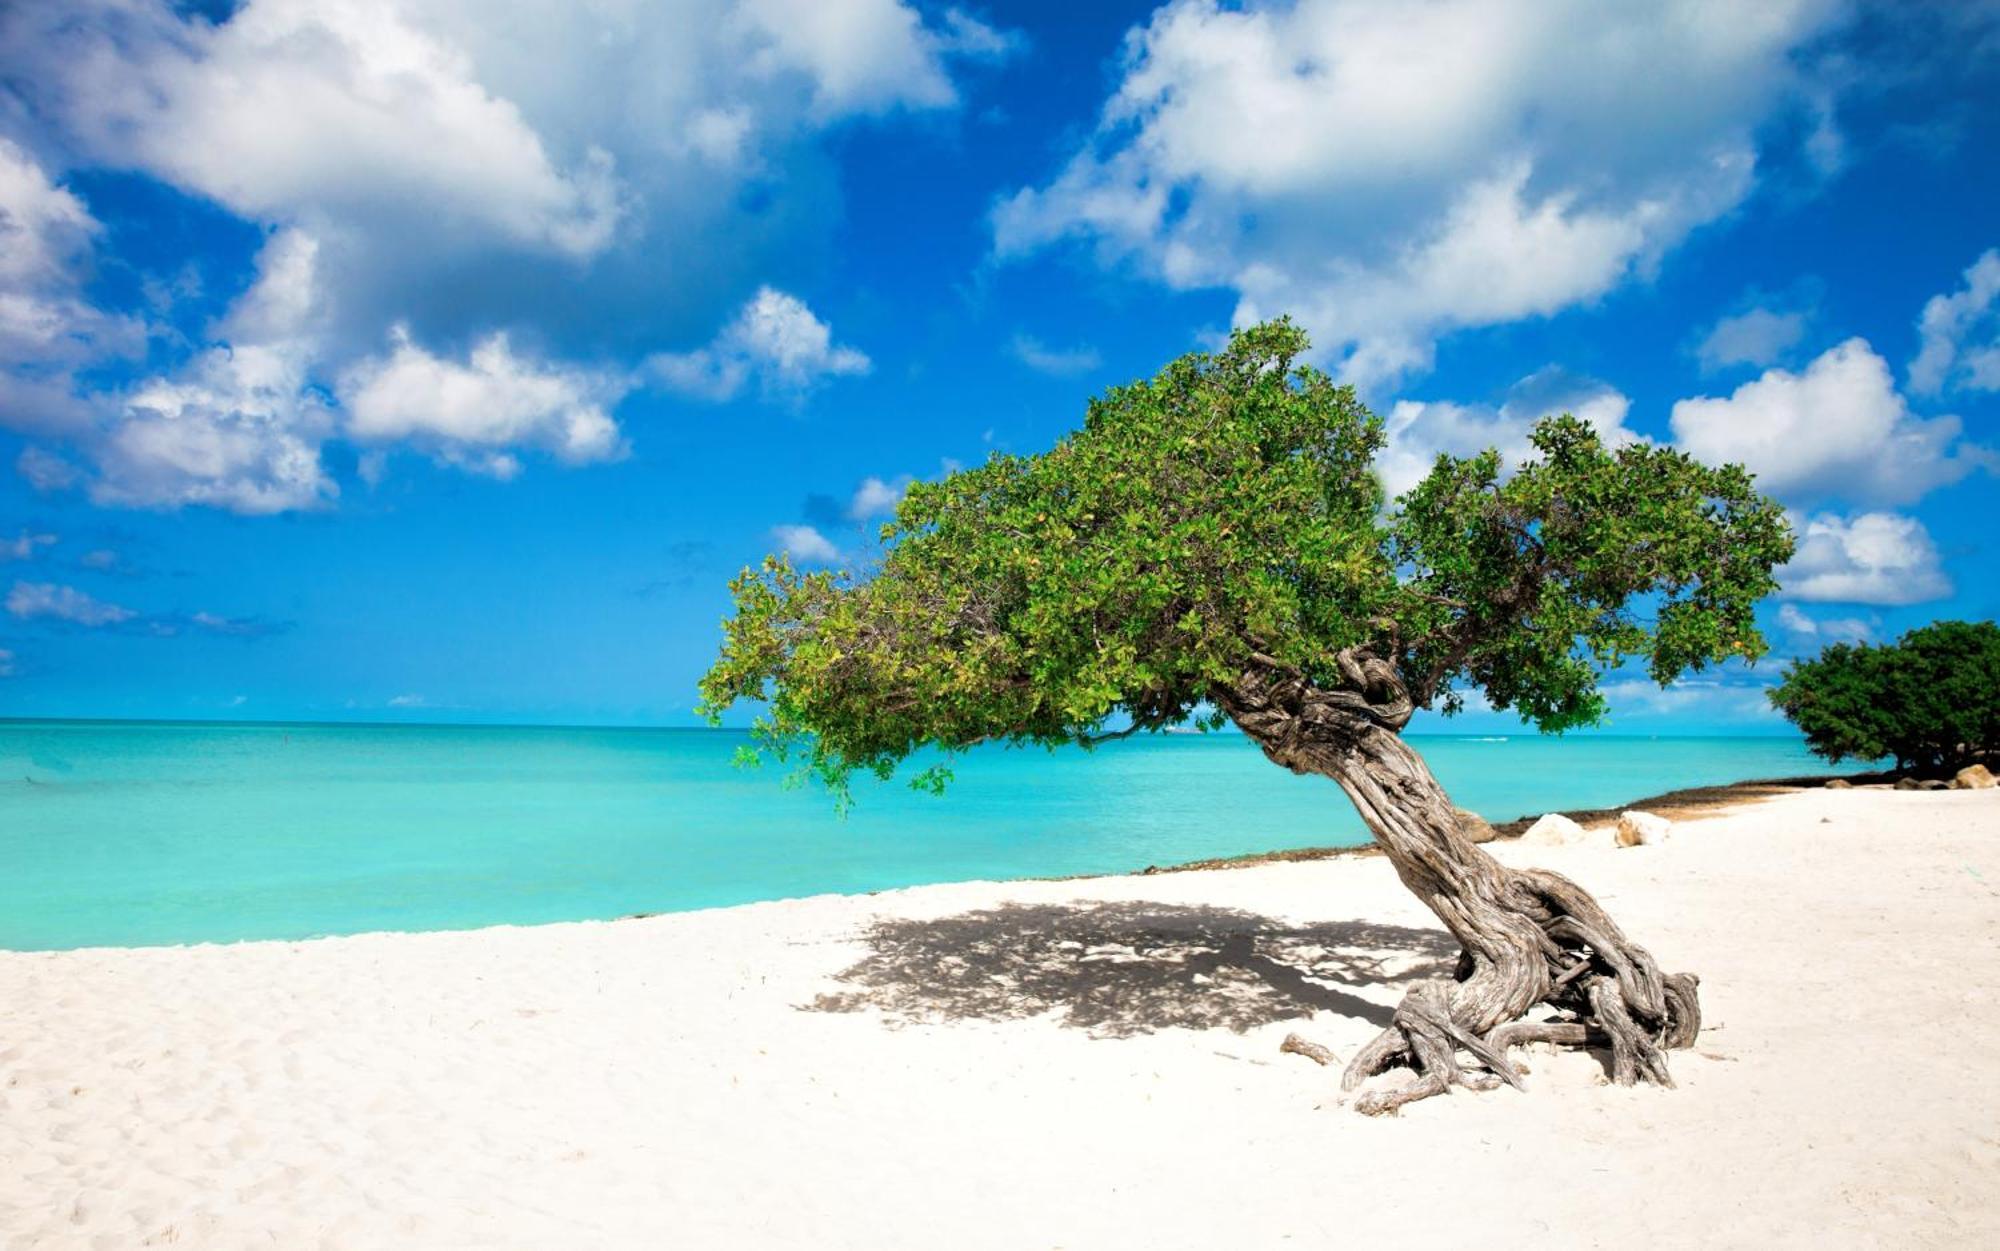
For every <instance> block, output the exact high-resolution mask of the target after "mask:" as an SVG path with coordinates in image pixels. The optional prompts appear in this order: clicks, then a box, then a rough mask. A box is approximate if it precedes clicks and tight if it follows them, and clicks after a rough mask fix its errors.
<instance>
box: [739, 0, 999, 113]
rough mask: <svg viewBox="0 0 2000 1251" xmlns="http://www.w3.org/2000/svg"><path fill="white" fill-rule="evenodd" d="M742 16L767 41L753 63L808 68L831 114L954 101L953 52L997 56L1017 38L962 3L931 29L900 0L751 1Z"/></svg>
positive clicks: (818, 103)
mask: <svg viewBox="0 0 2000 1251" xmlns="http://www.w3.org/2000/svg"><path fill="white" fill-rule="evenodd" d="M736 20H737V21H738V22H740V23H741V24H742V25H743V26H744V27H745V28H746V29H747V30H748V31H750V32H752V33H751V42H752V43H753V44H756V45H761V46H759V47H758V48H757V50H756V51H755V52H754V53H753V54H752V57H751V61H750V63H751V65H752V66H754V67H755V68H756V69H757V70H758V71H759V72H765V73H769V72H774V71H782V70H796V71H800V72H803V73H804V74H805V75H806V76H807V77H808V78H810V79H811V80H812V83H813V107H814V110H815V111H816V112H817V113H819V114H820V115H822V116H829V117H832V116H840V115H842V114H849V113H878V112H882V111H884V110H886V109H890V108H894V107H898V106H903V107H910V108H939V107H943V106H946V105H951V104H956V103H958V92H957V90H956V89H955V88H954V87H953V86H952V83H951V78H950V76H949V74H948V73H947V71H946V67H945V58H946V57H947V56H948V55H962V56H971V57H975V58H985V59H993V58H998V57H1002V56H1005V55H1007V54H1008V53H1010V52H1012V51H1013V50H1014V49H1015V47H1016V46H1017V45H1018V39H1017V38H1016V37H1013V36H1010V35H1006V34H1003V33H1002V32H1000V31H997V30H995V29H994V28H993V27H991V26H988V25H986V24H985V23H984V22H981V21H979V20H978V19H977V18H974V17H972V16H971V15H969V14H967V13H965V12H963V11H962V10H958V9H952V10H949V11H947V12H946V13H945V15H944V28H943V29H942V30H935V29H932V28H929V27H927V26H925V25H924V21H923V17H922V15H921V14H919V13H918V12H917V11H916V10H915V9H914V8H912V7H910V6H909V5H907V4H904V3H902V2H901V0H836V2H831V3H830V2H829V0H745V3H744V4H743V5H742V7H741V9H740V10H739V11H738V13H737V14H736Z"/></svg>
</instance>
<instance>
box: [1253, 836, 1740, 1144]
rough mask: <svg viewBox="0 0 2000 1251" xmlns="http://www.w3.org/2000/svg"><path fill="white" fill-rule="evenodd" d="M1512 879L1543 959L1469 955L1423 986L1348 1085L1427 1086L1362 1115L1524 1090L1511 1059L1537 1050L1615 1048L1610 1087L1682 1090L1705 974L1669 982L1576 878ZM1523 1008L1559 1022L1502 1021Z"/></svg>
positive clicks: (1371, 1105) (1375, 1104)
mask: <svg viewBox="0 0 2000 1251" xmlns="http://www.w3.org/2000/svg"><path fill="white" fill-rule="evenodd" d="M1508 873H1509V875H1510V877H1511V878H1512V879H1513V881H1512V883H1511V884H1512V885H1513V886H1514V888H1515V889H1516V890H1517V891H1518V892H1519V893H1520V894H1521V895H1523V896H1526V897H1527V900H1528V901H1529V902H1525V903H1524V902H1523V901H1522V900H1520V899H1517V900H1515V901H1513V902H1515V903H1516V904H1517V905H1520V906H1522V911H1523V912H1525V913H1526V914H1528V915H1530V916H1533V917H1534V918H1535V920H1536V922H1537V925H1538V928H1539V930H1540V935H1541V940H1542V942H1541V949H1540V950H1539V951H1538V952H1537V953H1536V958H1534V959H1531V960H1518V961H1509V960H1504V959H1502V960H1495V959H1493V958H1491V956H1489V955H1487V954H1475V953H1473V952H1471V951H1470V950H1468V951H1467V952H1466V953H1465V956H1464V957H1463V958H1461V960H1460V961H1459V965H1458V970H1457V973H1456V975H1455V976H1454V977H1453V978H1451V979H1445V978H1433V979H1431V980H1428V981H1425V982H1421V983H1419V984H1418V985H1416V986H1414V987H1412V988H1411V989H1410V991H1409V993H1408V994H1407V995H1406V996H1405V997H1404V999H1403V1002H1402V1003H1401V1004H1400V1005H1399V1006H1398V1007H1397V1009H1396V1015H1395V1018H1394V1020H1393V1021H1392V1022H1391V1024H1390V1025H1389V1027H1388V1028H1387V1029H1385V1030H1383V1031H1382V1033H1381V1034H1380V1035H1378V1036H1377V1037H1376V1038H1375V1039H1374V1040H1373V1041H1371V1042H1370V1043H1369V1044H1368V1045H1367V1046H1366V1047H1363V1048H1362V1049H1361V1050H1360V1051H1359V1052H1357V1053H1355V1056H1354V1059H1353V1060H1352V1061H1350V1062H1349V1063H1348V1065H1347V1068H1346V1070H1345V1071H1344V1072H1343V1073H1342V1075H1341V1088H1342V1089H1343V1090H1346V1091H1353V1090H1355V1089H1357V1088H1358V1087H1360V1086H1361V1085H1362V1084H1363V1083H1364V1082H1366V1081H1368V1080H1369V1079H1370V1078H1372V1077H1374V1076H1376V1075H1377V1074H1379V1073H1382V1072H1384V1071H1385V1070H1388V1069H1391V1068H1396V1067H1399V1066H1401V1067H1408V1068H1410V1069H1413V1070H1415V1072H1416V1075H1417V1077H1416V1080H1415V1081H1414V1082H1410V1083H1407V1084H1405V1085H1402V1086H1396V1087H1389V1088H1385V1089H1381V1090H1374V1091H1369V1092H1366V1093H1364V1094H1362V1095H1361V1096H1360V1097H1359V1098H1358V1099H1356V1100H1355V1104H1354V1106H1355V1107H1356V1108H1357V1109H1358V1110H1360V1111H1361V1112H1363V1113H1366V1114H1368V1115H1371V1116H1376V1115H1381V1114H1383V1113H1389V1112H1394V1111H1396V1110H1397V1109H1398V1108H1401V1107H1403V1106H1404V1105H1405V1104H1410V1103H1414V1102H1416V1101H1417V1100H1419V1099H1428V1098H1430V1097H1431V1096H1432V1095H1439V1094H1443V1093H1445V1092H1446V1091H1447V1090H1449V1089H1450V1088H1451V1087H1452V1086H1453V1085H1460V1086H1465V1087H1467V1088H1469V1089H1473V1090H1491V1089H1494V1088H1496V1087H1498V1086H1500V1085H1502V1084H1505V1085H1510V1086H1513V1087H1515V1088H1517V1089H1519V1088H1521V1087H1522V1085H1523V1083H1522V1075H1523V1073H1524V1072H1525V1070H1524V1069H1523V1068H1521V1067H1520V1066H1518V1065H1516V1064H1515V1063H1514V1062H1513V1061H1512V1060H1511V1059H1510V1058H1509V1056H1508V1053H1509V1052H1510V1051H1511V1050H1512V1049H1513V1048H1515V1047H1522V1046H1527V1045H1529V1044H1532V1043H1549V1044H1552V1045H1555V1046H1563V1047H1585V1046H1589V1047H1603V1048H1608V1049H1609V1051H1610V1052H1611V1080H1612V1081H1613V1082H1616V1083H1617V1084H1618V1085H1621V1086H1630V1085H1633V1084H1635V1083H1637V1082H1639V1081H1648V1082H1652V1083H1654V1084H1656V1085H1660V1086H1668V1087H1671V1086H1672V1085H1673V1084H1674V1082H1673V1076H1672V1074H1671V1073H1669V1072H1668V1069H1667V1058H1666V1053H1667V1052H1668V1051H1670V1050H1675V1049H1678V1048H1685V1047H1689V1046H1692V1045H1693V1043H1694V1040H1695V1035H1696V1034H1697V1033H1698V1032H1699V1031H1700V1029H1701V1008H1700V1002H1699V999H1698V996H1697V992H1696V986H1697V979H1696V978H1695V977H1694V975H1693V974H1690V973H1676V974H1670V975H1665V976H1663V975H1662V974H1661V973H1660V971H1659V969H1658V967H1657V966H1656V965H1655V964H1654V963H1653V958H1652V956H1651V955H1649V954H1648V953H1647V952H1646V950H1645V949H1644V948H1643V947H1640V946H1638V945H1637V944H1636V943H1633V942H1631V941H1630V940H1629V939H1627V938H1626V937H1625V936H1624V935H1623V934H1622V933H1620V932H1619V930H1618V927H1617V926H1616V925H1615V924H1613V923H1612V922H1611V919H1610V918H1609V917H1608V916H1606V915H1605V914H1604V912H1603V909H1602V908H1600V907H1599V906H1598V905H1597V903H1596V901H1595V900H1593V899H1591V897H1590V896H1589V895H1588V894H1587V893H1585V892H1584V891H1583V889H1582V888H1581V887H1578V886H1577V885H1576V884H1575V883H1573V882H1570V881H1569V880H1567V879H1566V878H1562V877H1559V876H1558V875H1556V874H1554V873H1549V872H1546V871H1543V870H1510V871H1508ZM1524 1000H1525V1003H1526V1007H1524V1008H1523V1009H1521V1011H1523V1012H1525V1011H1526V1010H1528V1009H1530V1008H1533V1007H1534V1006H1536V1005H1539V1004H1546V1005H1548V1006H1550V1007H1553V1008H1554V1009H1556V1011H1557V1015H1556V1016H1553V1017H1550V1018H1548V1019H1544V1020H1530V1019H1527V1018H1526V1017H1524V1016H1521V1015H1515V1016H1511V1017H1509V1018H1508V1019H1506V1020H1503V1021H1500V1022H1499V1023H1498V1024H1493V1023H1491V1020H1490V1018H1491V1017H1492V1016H1493V1014H1494V1011H1495V1006H1496V1005H1500V1004H1506V1005H1509V1006H1511V1005H1512V1004H1514V1003H1520V1002H1523V1001H1524ZM1283 1049H1284V1050H1285V1051H1289V1052H1296V1053H1298V1054H1302V1055H1310V1056H1312V1058H1314V1059H1316V1060H1319V1062H1320V1063H1322V1064H1324V1063H1326V1062H1327V1061H1326V1060H1324V1059H1321V1058H1320V1056H1319V1055H1317V1054H1314V1053H1315V1052H1322V1053H1324V1052H1325V1048H1322V1047H1318V1046H1317V1044H1313V1043H1308V1042H1305V1041H1304V1040H1302V1039H1299V1038H1298V1036H1297V1035H1292V1036H1290V1037H1288V1038H1287V1039H1286V1040H1285V1045H1284V1048H1283ZM1326 1054H1329V1055H1330V1054H1331V1053H1326Z"/></svg>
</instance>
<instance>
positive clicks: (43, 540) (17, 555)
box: [0, 530, 56, 560]
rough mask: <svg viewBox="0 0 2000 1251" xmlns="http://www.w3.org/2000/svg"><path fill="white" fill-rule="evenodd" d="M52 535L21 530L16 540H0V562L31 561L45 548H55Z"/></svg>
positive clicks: (54, 538) (54, 539)
mask: <svg viewBox="0 0 2000 1251" xmlns="http://www.w3.org/2000/svg"><path fill="white" fill-rule="evenodd" d="M55 542H56V536H55V535H53V534H35V533H33V532H31V531H28V530H23V531H21V533H20V536H19V537H18V538H12V539H0V560H33V559H34V558H35V556H36V554H37V553H38V552H40V551H41V549H43V548H45V547H53V546H55Z"/></svg>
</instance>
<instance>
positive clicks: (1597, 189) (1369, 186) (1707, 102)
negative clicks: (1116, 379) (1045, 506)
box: [993, 0, 1841, 383]
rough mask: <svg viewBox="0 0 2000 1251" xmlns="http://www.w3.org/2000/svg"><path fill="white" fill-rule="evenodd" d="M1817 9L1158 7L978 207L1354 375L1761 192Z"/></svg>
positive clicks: (1525, 305)
mask: <svg viewBox="0 0 2000 1251" xmlns="http://www.w3.org/2000/svg"><path fill="white" fill-rule="evenodd" d="M1840 12H1841V9H1840V6H1838V5H1836V4H1833V3H1830V2H1827V0H1789V2H1785V3H1773V4H1766V5H1759V6H1756V7H1755V11H1754V13H1750V12H1746V11H1744V10H1742V9H1741V8H1729V9H1726V10H1725V9H1717V8H1714V7H1712V6H1708V5H1704V4H1701V3H1699V2H1698V0H1679V2H1672V3H1663V4H1659V5H1655V6H1650V7H1648V8H1646V9H1644V10H1643V11H1635V10H1634V9H1633V8H1631V7H1630V6H1605V5H1601V4H1596V3H1592V2H1590V0H1559V2H1551V0H1507V2H1495V0H1424V2H1418V0H1408V2H1404V3H1379V2H1374V0H1295V2H1294V3H1290V4H1270V5H1261V6H1257V7H1251V8H1245V7H1239V6H1235V5H1225V4H1223V3H1221V2H1220V0H1174V2H1173V3H1169V4H1166V5H1164V6H1163V7H1162V8H1160V9H1159V10H1158V11H1157V12H1156V13H1155V14H1154V15H1153V17H1152V19H1151V20H1150V21H1149V22H1148V23H1147V24H1146V25H1145V26H1143V27H1141V28H1139V29H1137V30H1135V31H1133V32H1132V33H1131V34H1130V35H1129V36H1128V42H1127V48H1126V57H1125V63H1124V65H1123V73H1122V78H1121V79H1120V81H1119V83H1118V85H1117V87H1116V89H1115V90H1114V91H1113V93H1112V95H1111V97H1110V98H1109V100H1107V102H1106V103H1105V106H1104V110H1103V113H1102V116H1101V118H1100V122H1099V126H1098V129H1097V131H1096V133H1095V134H1094V135H1093V136H1092V137H1091V138H1090V139H1089V140H1088V141H1087V142H1086V144H1085V145H1084V146H1083V147H1082V149H1081V150H1080V151H1078V152H1077V153H1076V154H1075V155H1074V156H1073V157H1072V159H1071V160H1070V161H1069V162H1068V164H1067V165H1066V166H1065V167H1064V168H1063V169H1062V170H1061V171H1060V172H1059V173H1058V174H1057V175H1056V177H1055V178H1054V179H1053V180H1052V181H1050V182H1049V183H1048V184H1047V185H1045V186H1042V187H1037V188H1028V189H1024V190H1022V191H1020V192H1018V193H1016V194H1014V195H1012V196H1009V197H1006V198H1004V199H1003V200H1002V201H1001V202H1000V203H999V204H998V205H997V206H996V209H995V211H994V220H993V225H994V247H995V252H996V254H997V255H999V256H1001V257H1002V258H1006V257H1011V256H1017V255H1020V254H1023V253H1027V252H1030V251H1033V250H1035V249H1038V248H1041V247H1044V246H1047V245H1050V244H1052V243H1055V242H1057V241H1059V240H1064V239H1077V240H1083V241H1086V242H1089V243H1091V244H1093V245H1094V246H1095V247H1096V249H1097V251H1098V254H1099V257H1100V259H1101V260H1103V261H1105V262H1107V263H1111V262H1119V261H1131V262H1134V263H1136V264H1137V265H1138V266H1139V267H1140V268H1141V269H1142V270H1143V271H1144V272H1146V273H1149V274H1151V275H1152V276H1154V277H1156V278H1158V279H1160V280H1161V281H1164V282H1166V283H1167V284H1169V285H1171V286H1174V287H1178V288H1194V287H1224V288H1228V289H1231V290H1233V291H1235V292H1236V294H1237V296H1238V304H1237V309H1236V314H1235V317H1236V320H1237V322H1238V323H1239V324H1240V323H1242V322H1246V321H1250V320H1254V319H1258V318H1261V317H1265V316H1270V315H1274V314H1277V313H1284V312H1290V313H1293V314H1295V315H1297V316H1299V317H1300V318H1301V320H1302V321H1303V322H1304V324H1305V325H1306V327H1307V328H1308V329H1309V330H1311V331H1312V332H1313V333H1314V335H1315V336H1316V337H1317V340H1318V347H1319V349H1320V351H1321V352H1322V354H1324V355H1327V356H1329V357H1330V358H1332V359H1333V360H1334V361H1335V362H1336V364H1337V366H1338V368H1339V369H1340V371H1341V372H1342V373H1343V374H1344V375H1345V376H1347V377H1348V378H1350V379H1352V380H1356V381H1359V382H1363V383H1382V382H1385V381H1387V380H1390V379H1393V378H1394V377H1396V376H1398V375H1400V374H1402V373H1405V372H1407V371H1410V370H1415V369H1420V368H1424V367H1426V366H1427V365H1428V364H1429V362H1430V360H1431V352H1432V347H1433V344H1434V343H1435V341H1436V339H1437V338H1438V337H1439V336H1440V335H1442V334H1445V333H1447V332H1449V331H1450V330H1452V329H1454V328H1456V327H1462V326H1479V325H1491V324H1496V323H1501V322H1506V321H1512V320H1516V319H1519V318H1524V317H1532V316H1540V315H1547V314H1551V313H1554V312H1557V311H1560V310H1562V309H1564V308H1568V307H1572V306H1574V305H1576V304H1579V303H1584V302H1587V301H1590V300H1592V299H1595V298H1596V297H1598V296H1600V295H1602V294H1604V293H1605V292H1607V291H1610V290H1611V289H1613V288H1614V287H1616V286H1617V285H1618V284H1619V283H1621V282H1623V281H1625V280H1626V279H1627V278H1628V277H1630V276H1632V275H1634V274H1644V273H1646V272H1648V271H1649V270H1650V268H1651V267H1652V266H1653V264H1654V263H1655V262H1656V261H1657V260H1658V258H1659V257H1660V256H1661V255H1662V254H1663V253H1664V252H1665V251H1667V250H1668V249H1670V248H1672V247H1673V246H1674V245H1676V244H1677V243H1679V242H1680V241H1681V240H1682V239H1683V238H1685V237H1686V235H1687V234H1688V233H1689V232H1690V231H1691V230H1693V229H1694V228H1695V227H1697V226H1699V225H1701V224H1703V223H1705V222H1709V221H1713V220H1715V219H1716V218H1718V217H1720V216H1721V215H1723V214H1724V213H1726V212H1728V211H1729V210H1730V209H1732V208H1733V207H1735V206H1736V205H1737V204H1739V203H1740V202H1742V200H1743V198H1744V197H1745V196H1746V195H1747V194H1748V192H1749V190H1750V188H1751V187H1752V185H1753V184H1754V181H1755V179H1754V169H1755V165H1756V160H1757V146H1756V136H1757V133H1758V131H1759V128H1760V127H1761V126H1762V125H1763V124H1764V123H1765V122H1767V121H1768V120H1770V119H1771V118H1773V117H1775V116H1777V115H1778V114H1779V113H1780V112H1781V111H1783V110H1785V109H1787V108H1794V109H1803V108H1804V107H1806V104H1807V102H1808V101H1807V97H1808V95H1810V94H1811V93H1809V92H1808V91H1807V90H1806V89H1805V84H1804V83H1803V82H1802V81H1801V72H1800V70H1799V69H1798V68H1797V65H1796V63H1795V61H1794V58H1793V54H1794V52H1795V51H1796V50H1797V49H1799V48H1800V47H1801V46H1802V45H1803V44H1805V43H1806V42H1807V41H1809V40H1810V39H1811V38H1812V37H1813V36H1814V35H1815V34H1816V33H1818V32H1820V31H1821V30H1823V29H1825V28H1826V27H1827V25H1828V24H1829V23H1830V22H1831V21H1832V20H1834V19H1835V18H1836V17H1837V16H1838V15H1839V13H1840Z"/></svg>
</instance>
